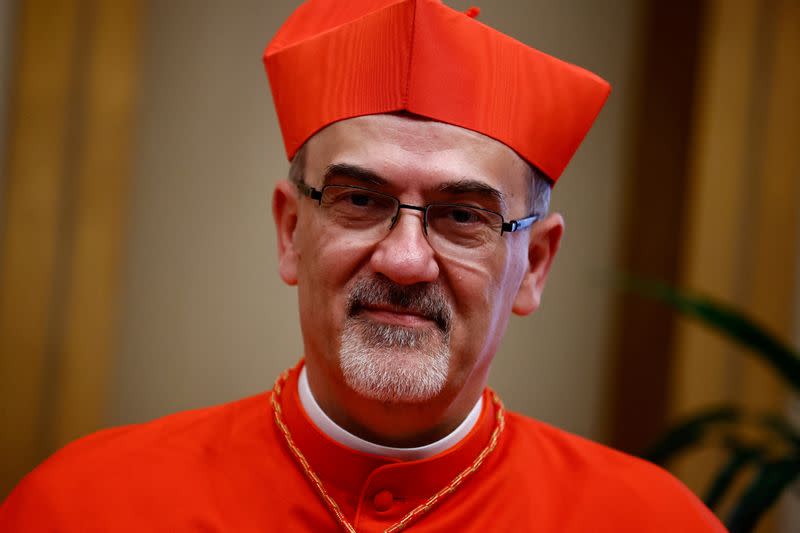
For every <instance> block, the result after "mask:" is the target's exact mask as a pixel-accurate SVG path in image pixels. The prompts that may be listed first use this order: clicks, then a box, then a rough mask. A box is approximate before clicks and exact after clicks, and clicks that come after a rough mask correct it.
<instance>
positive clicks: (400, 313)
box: [361, 305, 435, 328]
mask: <svg viewBox="0 0 800 533" xmlns="http://www.w3.org/2000/svg"><path fill="white" fill-rule="evenodd" d="M361 312H362V313H363V314H364V315H365V316H367V317H368V318H371V319H372V320H375V321H378V322H383V323H386V324H394V325H397V326H403V327H407V328H414V327H423V326H430V325H431V324H432V323H434V324H435V321H434V320H433V319H431V318H428V317H426V316H424V315H422V314H420V313H417V312H415V311H413V310H411V309H407V308H401V307H394V306H386V305H365V306H364V307H362V308H361Z"/></svg>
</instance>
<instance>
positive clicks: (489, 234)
mask: <svg viewBox="0 0 800 533" xmlns="http://www.w3.org/2000/svg"><path fill="white" fill-rule="evenodd" d="M502 225H503V218H502V217H501V216H500V215H499V214H497V213H494V212H492V211H487V210H485V209H480V208H477V207H470V206H466V205H451V204H431V205H430V206H429V207H428V235H429V238H430V239H431V240H432V241H433V242H432V244H435V245H436V246H437V247H441V248H446V250H447V251H450V252H453V253H458V251H459V250H461V251H470V252H468V253H473V252H480V251H481V250H485V249H487V248H490V247H491V246H492V245H493V244H494V243H495V242H496V241H497V239H498V238H499V237H500V229H501V227H502Z"/></svg>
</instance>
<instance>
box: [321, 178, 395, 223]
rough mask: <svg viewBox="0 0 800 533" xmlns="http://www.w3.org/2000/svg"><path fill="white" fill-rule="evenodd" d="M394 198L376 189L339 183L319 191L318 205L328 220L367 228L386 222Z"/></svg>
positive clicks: (393, 204)
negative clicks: (320, 194)
mask: <svg viewBox="0 0 800 533" xmlns="http://www.w3.org/2000/svg"><path fill="white" fill-rule="evenodd" d="M397 203H398V202H397V200H396V199H395V198H393V197H391V196H387V195H385V194H381V193H379V192H375V191H370V190H368V189H361V188H359V187H348V186H340V185H328V186H327V187H325V188H324V189H323V191H322V200H321V205H322V206H323V207H324V208H325V209H326V212H327V214H328V216H329V217H330V218H331V221H332V222H334V223H336V224H338V225H340V226H342V227H344V228H348V229H370V228H375V227H376V226H382V225H383V223H386V225H387V226H388V224H390V220H391V218H392V217H393V216H394V215H395V213H397Z"/></svg>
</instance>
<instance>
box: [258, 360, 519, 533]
mask: <svg viewBox="0 0 800 533" xmlns="http://www.w3.org/2000/svg"><path fill="white" fill-rule="evenodd" d="M288 377H289V371H288V370H287V371H285V372H283V373H282V374H281V375H280V377H278V380H277V381H276V382H275V386H274V387H273V389H272V412H273V413H274V415H275V423H276V424H277V425H278V428H280V430H281V433H283V437H284V439H286V444H287V445H288V446H289V450H290V451H291V452H292V455H294V457H295V459H297V462H298V463H300V466H301V467H302V468H303V472H304V473H305V474H306V477H308V479H309V481H311V484H312V485H314V488H316V489H317V493H319V495H320V497H321V498H322V501H324V502H325V504H326V505H327V506H328V509H329V510H330V511H331V512H332V513H333V514H334V516H336V519H337V520H338V521H339V524H340V525H341V526H342V528H344V530H345V531H347V532H348V533H356V529H355V528H354V527H353V525H352V524H351V523H350V522H348V520H347V518H346V517H345V516H344V513H342V510H341V509H340V508H339V505H338V504H337V503H336V500H334V499H333V498H332V497H331V496H330V494H328V491H326V490H325V487H324V486H323V485H322V481H321V480H320V479H319V477H318V476H317V474H316V473H315V472H314V471H313V470H312V469H311V465H309V464H308V461H307V460H306V458H305V456H304V455H303V452H301V451H300V448H298V447H297V445H296V444H295V443H294V439H292V434H291V433H289V428H288V427H287V426H286V424H285V423H284V422H283V414H282V413H283V411H282V410H281V406H280V403H279V402H278V400H279V399H280V396H281V392H282V391H283V386H284V384H285V383H286V380H287V379H288ZM490 392H491V394H492V402H493V403H494V405H495V408H496V413H495V419H496V422H495V426H494V430H493V431H492V436H491V437H490V438H489V444H487V445H486V447H485V448H484V449H483V450H481V453H479V454H478V456H477V457H476V458H475V460H474V461H473V462H472V464H471V465H469V466H468V467H467V468H465V469H464V470H462V471H461V473H460V474H458V475H457V476H456V477H454V478H453V480H452V481H451V482H450V483H448V484H447V486H445V487H444V488H443V489H441V490H440V491H439V492H437V493H436V494H434V495H433V496H431V497H430V498H428V500H427V501H426V502H424V503H421V504H420V505H418V506H417V507H415V508H414V509H412V510H411V511H409V512H408V514H406V515H405V516H404V517H403V519H402V520H400V521H399V522H397V523H396V524H393V525H392V526H390V527H388V528H387V529H386V530H385V531H384V533H395V532H397V531H401V530H403V529H405V528H406V527H407V526H408V525H409V524H410V523H411V522H413V521H414V520H416V519H417V518H419V517H420V516H422V515H423V514H425V513H427V512H428V511H430V510H431V509H432V508H433V507H434V506H435V505H436V504H437V503H438V502H439V501H440V500H442V499H443V498H444V497H445V496H447V495H449V494H451V493H453V492H454V491H455V490H456V489H457V488H458V486H459V485H461V483H463V482H464V480H465V479H466V478H467V477H469V476H470V475H471V474H473V473H475V471H476V470H478V468H480V466H481V464H483V461H484V460H485V459H486V457H488V456H489V454H490V453H492V452H493V451H494V449H495V447H496V446H497V441H498V440H499V439H500V434H501V433H502V432H503V429H504V428H505V426H506V420H505V416H504V413H505V409H504V407H503V402H502V401H500V398H499V397H498V396H497V394H495V392H494V391H490Z"/></svg>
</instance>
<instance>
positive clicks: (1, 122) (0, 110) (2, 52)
mask: <svg viewBox="0 0 800 533" xmlns="http://www.w3.org/2000/svg"><path fill="white" fill-rule="evenodd" d="M16 8H17V6H16V2H15V1H13V0H3V1H0V235H2V234H3V227H2V224H3V219H4V217H3V216H2V215H3V212H2V209H3V205H4V202H3V191H4V190H5V182H6V180H5V168H6V136H7V134H8V132H7V128H6V124H7V120H6V116H7V114H8V109H7V106H8V101H9V95H8V91H9V82H10V74H11V60H12V58H13V50H12V49H11V48H12V40H13V36H14V31H13V28H14V26H13V21H14V16H15V14H16Z"/></svg>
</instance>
